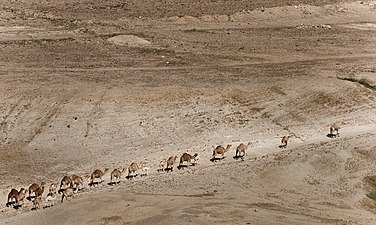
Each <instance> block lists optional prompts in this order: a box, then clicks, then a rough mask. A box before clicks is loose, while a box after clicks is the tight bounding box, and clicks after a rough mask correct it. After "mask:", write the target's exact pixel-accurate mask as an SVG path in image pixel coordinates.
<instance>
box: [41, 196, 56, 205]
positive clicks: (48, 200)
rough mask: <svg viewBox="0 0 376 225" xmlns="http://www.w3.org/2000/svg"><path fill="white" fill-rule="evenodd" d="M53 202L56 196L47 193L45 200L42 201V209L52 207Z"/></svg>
mask: <svg viewBox="0 0 376 225" xmlns="http://www.w3.org/2000/svg"><path fill="white" fill-rule="evenodd" d="M55 200H56V194H52V193H49V194H48V195H47V197H46V199H45V200H44V201H45V204H44V208H46V207H52V206H54V204H55Z"/></svg>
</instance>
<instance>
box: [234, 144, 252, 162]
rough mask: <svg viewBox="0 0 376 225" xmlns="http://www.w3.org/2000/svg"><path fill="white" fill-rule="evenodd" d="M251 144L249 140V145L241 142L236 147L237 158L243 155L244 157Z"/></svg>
mask: <svg viewBox="0 0 376 225" xmlns="http://www.w3.org/2000/svg"><path fill="white" fill-rule="evenodd" d="M250 145H251V142H248V144H247V145H245V144H243V143H240V144H239V145H238V147H236V152H235V158H238V157H241V158H244V156H245V151H246V150H247V148H248V147H249V146H250Z"/></svg>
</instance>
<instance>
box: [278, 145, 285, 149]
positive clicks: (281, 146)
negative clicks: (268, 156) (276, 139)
mask: <svg viewBox="0 0 376 225" xmlns="http://www.w3.org/2000/svg"><path fill="white" fill-rule="evenodd" d="M286 147H287V145H280V146H278V148H286Z"/></svg>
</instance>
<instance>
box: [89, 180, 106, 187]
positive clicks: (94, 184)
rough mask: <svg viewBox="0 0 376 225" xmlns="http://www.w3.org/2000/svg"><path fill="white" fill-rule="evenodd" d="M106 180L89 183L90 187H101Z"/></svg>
mask: <svg viewBox="0 0 376 225" xmlns="http://www.w3.org/2000/svg"><path fill="white" fill-rule="evenodd" d="M103 182H104V180H101V181H95V182H94V181H91V182H90V183H88V185H89V187H95V186H98V185H100V184H101V183H103Z"/></svg>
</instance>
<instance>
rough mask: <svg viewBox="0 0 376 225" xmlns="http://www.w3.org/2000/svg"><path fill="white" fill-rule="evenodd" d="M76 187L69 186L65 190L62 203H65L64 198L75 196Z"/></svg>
mask: <svg viewBox="0 0 376 225" xmlns="http://www.w3.org/2000/svg"><path fill="white" fill-rule="evenodd" d="M73 194H74V189H73V188H71V187H69V188H67V189H65V190H64V191H63V194H62V196H61V203H63V201H64V198H65V199H67V200H68V197H73Z"/></svg>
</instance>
